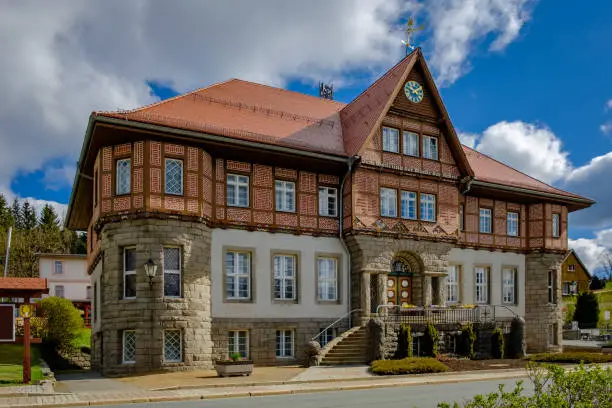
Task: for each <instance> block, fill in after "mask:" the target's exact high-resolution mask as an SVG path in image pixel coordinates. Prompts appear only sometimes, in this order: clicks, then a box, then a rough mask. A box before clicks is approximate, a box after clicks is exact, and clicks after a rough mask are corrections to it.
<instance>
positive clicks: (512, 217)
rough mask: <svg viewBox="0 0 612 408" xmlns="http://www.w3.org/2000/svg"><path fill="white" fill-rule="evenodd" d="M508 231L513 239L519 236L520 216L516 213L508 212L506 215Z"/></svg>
mask: <svg viewBox="0 0 612 408" xmlns="http://www.w3.org/2000/svg"><path fill="white" fill-rule="evenodd" d="M506 229H507V234H508V235H510V236H512V237H518V235H519V215H518V213H516V212H510V211H508V212H507V213H506Z"/></svg>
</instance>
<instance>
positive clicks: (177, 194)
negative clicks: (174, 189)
mask: <svg viewBox="0 0 612 408" xmlns="http://www.w3.org/2000/svg"><path fill="white" fill-rule="evenodd" d="M164 194H165V195H169V196H173V197H184V194H183V193H168V192H167V191H166V192H165V193H164Z"/></svg>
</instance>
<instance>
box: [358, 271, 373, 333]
mask: <svg viewBox="0 0 612 408" xmlns="http://www.w3.org/2000/svg"><path fill="white" fill-rule="evenodd" d="M371 292H372V291H371V289H370V273H369V272H367V271H365V272H362V273H361V299H360V305H359V307H360V308H361V313H360V315H361V316H362V319H361V325H362V326H363V325H365V324H366V323H367V322H368V320H369V319H370V310H371V299H370V294H371Z"/></svg>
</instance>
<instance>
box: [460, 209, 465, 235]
mask: <svg viewBox="0 0 612 408" xmlns="http://www.w3.org/2000/svg"><path fill="white" fill-rule="evenodd" d="M464 230H465V206H464V205H463V204H461V205H460V206H459V231H464Z"/></svg>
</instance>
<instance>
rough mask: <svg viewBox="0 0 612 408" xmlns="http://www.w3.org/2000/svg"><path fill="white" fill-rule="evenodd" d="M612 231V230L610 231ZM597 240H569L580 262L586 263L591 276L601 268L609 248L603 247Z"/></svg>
mask: <svg viewBox="0 0 612 408" xmlns="http://www.w3.org/2000/svg"><path fill="white" fill-rule="evenodd" d="M609 231H612V230H609ZM598 241H599V240H598V239H597V238H595V239H587V238H578V239H570V240H568V246H569V247H570V248H572V249H573V250H574V251H576V253H577V254H578V256H579V257H580V260H581V261H582V262H583V263H584V265H585V266H586V267H587V269H588V270H589V272H591V274H593V273H595V272H596V271H597V269H598V268H599V267H600V266H601V261H602V256H603V254H604V253H606V251H607V250H608V249H609V247H605V246H603V245H601V244H600V243H599V242H598Z"/></svg>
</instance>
